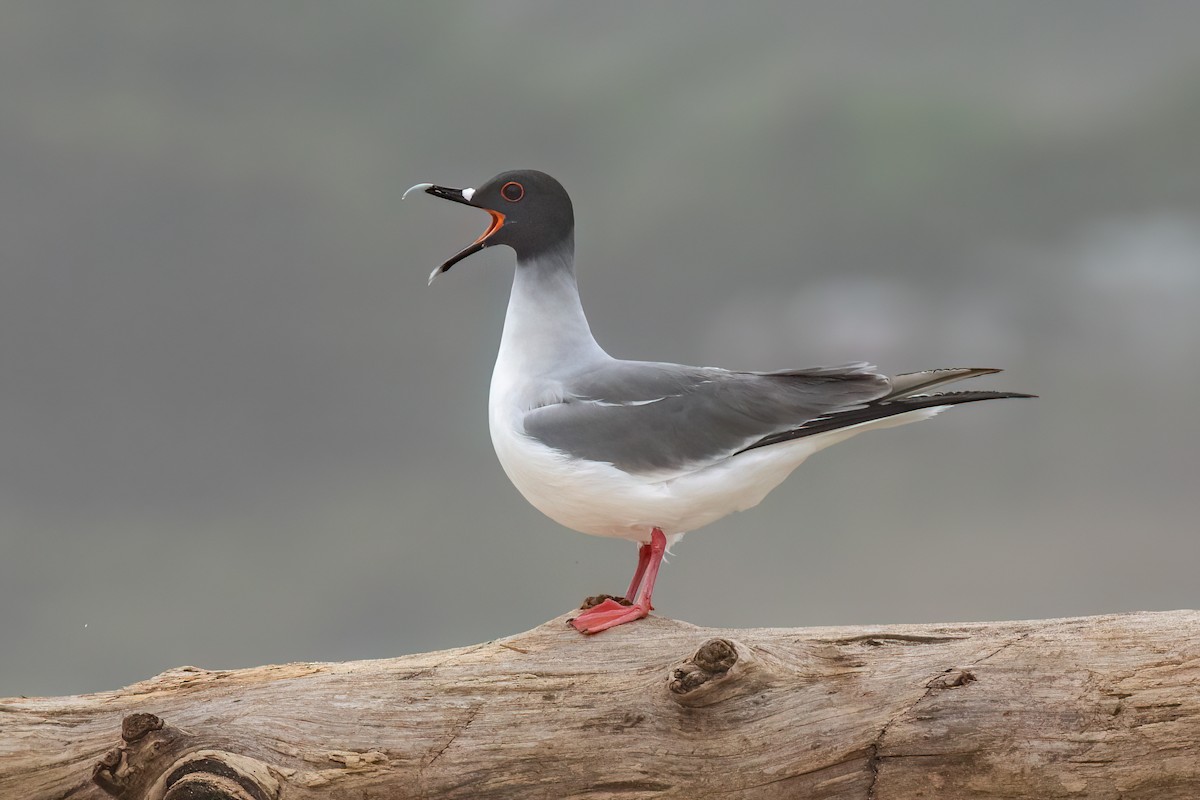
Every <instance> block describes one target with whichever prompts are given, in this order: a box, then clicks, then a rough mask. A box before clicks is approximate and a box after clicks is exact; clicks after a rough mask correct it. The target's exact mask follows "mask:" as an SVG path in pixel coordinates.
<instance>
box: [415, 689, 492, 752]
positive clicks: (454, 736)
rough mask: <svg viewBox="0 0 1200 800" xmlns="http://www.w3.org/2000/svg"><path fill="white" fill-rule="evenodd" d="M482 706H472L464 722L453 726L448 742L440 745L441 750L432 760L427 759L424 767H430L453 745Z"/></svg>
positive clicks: (469, 725)
mask: <svg viewBox="0 0 1200 800" xmlns="http://www.w3.org/2000/svg"><path fill="white" fill-rule="evenodd" d="M483 705H484V704H483V703H480V704H479V705H477V706H473V707H472V708H471V710H470V711H469V712H468V714H467V719H466V721H465V722H462V723H459V724H458V725H455V726H454V730H452V731H451V732H450V739H449V741H447V742H446V743H445V744H444V745H442V748H441V749H440V750H438V751H437V752H436V753H434V754H433V758H431V759H429V763H428V764H426V765H425V766H426V767H432V766H433V764H434V762H435V761H437V760H438V759H439V758H441V757H442V754H443V753H445V752H446V751H447V750H449V749H450V745H452V744H454V740H455V739H457V738H458V737H459V736H460V735H461V734H462V733H463V731H465V730H466V729H467V728H469V727H471V723H472V722H474V721H475V718H476V717H477V716H479V712H480V711H482V710H483Z"/></svg>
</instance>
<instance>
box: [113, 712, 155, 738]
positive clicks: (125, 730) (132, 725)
mask: <svg viewBox="0 0 1200 800" xmlns="http://www.w3.org/2000/svg"><path fill="white" fill-rule="evenodd" d="M162 726H163V721H162V720H161V719H159V718H158V717H156V716H154V715H153V714H143V713H138V714H130V715H129V716H127V717H125V719H123V720H121V738H122V739H123V740H125V741H126V742H136V741H137V740H139V739H141V738H143V737H144V736H145V735H146V734H148V733H150V732H151V731H158V730H162Z"/></svg>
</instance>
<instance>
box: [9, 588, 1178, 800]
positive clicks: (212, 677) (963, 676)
mask: <svg viewBox="0 0 1200 800" xmlns="http://www.w3.org/2000/svg"><path fill="white" fill-rule="evenodd" d="M564 623H565V618H559V619H556V620H552V621H551V622H549V623H547V624H545V625H543V626H541V627H539V628H535V629H534V630H532V631H529V632H527V633H522V634H519V635H517V636H513V637H510V638H507V639H501V640H498V641H495V642H488V643H486V644H481V645H477V646H474V647H466V648H462V649H457V650H446V651H442V652H436V653H424V654H420V655H412V656H404V657H401V658H395V659H388V660H381V661H362V662H355V663H346V664H287V665H283V666H268V667H258V668H254V669H245V670H232V671H229V670H222V671H210V670H204V669H197V668H192V667H183V668H180V669H176V670H172V671H169V672H166V673H163V674H162V675H159V676H157V677H155V678H152V679H150V680H147V681H144V682H142V683H138V684H134V685H133V686H130V687H127V688H125V689H123V690H120V691H115V692H105V693H100V694H93V695H84V696H80V697H59V698H19V699H8V700H4V701H0V798H4V799H5V800H9V798H14V799H15V798H23V799H24V800H50V799H51V798H56V799H57V798H97V799H99V798H106V797H108V796H109V795H113V796H117V797H121V798H124V799H125V800H144V799H145V800H163V799H164V798H165V800H186V798H199V797H211V798H240V799H248V798H258V800H269V799H270V798H282V800H293V799H294V798H318V797H320V798H522V800H529V799H530V798H585V797H586V798H593V799H595V798H626V799H627V798H649V797H663V798H666V797H669V798H709V797H720V798H855V799H856V800H863V799H864V798H874V799H875V800H903V799H907V798H955V799H956V800H957V799H958V798H1030V799H1031V800H1034V799H1036V800H1047V799H1048V798H1111V799H1112V800H1116V799H1117V798H1121V800H1134V798H1154V800H1166V799H1167V798H1181V799H1183V798H1186V799H1187V800H1194V799H1195V798H1200V612H1197V611H1176V612H1166V613H1144V614H1128V615H1118V616H1103V617H1086V618H1079V619H1062V620H1046V621H1035V622H1004V623H975V624H944V625H893V626H881V627H854V628H813V629H795V630H784V629H753V630H714V629H704V628H697V627H694V626H692V625H689V624H686V623H683V622H677V621H673V620H669V619H663V618H660V617H651V618H649V619H647V620H643V621H642V622H639V623H636V624H632V625H626V626H624V627H621V628H617V629H615V630H613V631H609V632H607V633H604V634H601V635H599V636H595V637H584V636H580V635H579V634H578V633H576V632H575V631H573V630H571V629H570V628H569V627H567V625H566V624H564ZM135 715H136V716H135ZM150 715H154V716H150ZM123 720H124V737H125V739H124V740H122V730H123V729H122V722H123Z"/></svg>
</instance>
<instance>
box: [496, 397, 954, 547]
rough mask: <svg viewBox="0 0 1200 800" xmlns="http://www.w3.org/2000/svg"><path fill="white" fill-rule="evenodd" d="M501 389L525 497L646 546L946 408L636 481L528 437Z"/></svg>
mask: <svg viewBox="0 0 1200 800" xmlns="http://www.w3.org/2000/svg"><path fill="white" fill-rule="evenodd" d="M497 388H498V387H497V386H496V385H495V383H493V395H492V397H491V398H490V403H489V406H490V409H489V411H490V427H491V434H492V445H493V446H494V447H495V449H496V455H497V457H498V458H499V459H500V464H501V465H502V466H503V467H504V471H505V472H506V473H507V474H508V477H509V479H510V480H511V481H512V482H513V485H514V486H516V487H517V490H518V491H520V492H521V494H522V495H524V497H525V499H526V500H528V501H529V502H530V503H531V504H532V505H533V506H534V507H535V508H537V509H538V510H539V511H541V512H542V513H543V514H545V515H546V516H548V517H550V518H551V519H553V520H555V521H556V522H558V523H560V524H562V525H565V526H566V527H568V528H571V529H573V530H576V531H580V532H582V533H588V534H592V535H595V536H612V537H617V538H622V539H630V540H633V541H640V542H644V541H648V540H649V538H650V531H651V529H653V528H656V527H657V528H661V529H662V530H663V531H664V532H665V533H666V534H668V535H669V536H678V535H682V534H683V533H685V532H687V531H693V530H696V529H698V528H701V527H703V526H705V525H708V524H709V523H712V522H715V521H716V520H718V519H721V518H722V517H724V516H727V515H729V514H731V513H733V512H734V511H743V510H745V509H748V508H752V507H754V506H756V505H758V504H759V503H760V502H761V501H762V499H763V498H764V497H766V496H767V494H768V493H769V492H770V491H771V490H772V489H774V488H775V487H777V486H778V485H779V484H780V483H782V482H783V480H784V479H785V478H786V477H787V476H788V475H789V474H790V473H791V472H792V471H793V470H794V469H796V467H798V466H800V464H802V463H803V462H804V461H805V459H807V458H808V457H809V456H810V455H812V454H813V453H815V452H817V451H818V450H823V449H824V448H826V447H828V446H830V445H832V444H836V443H837V442H840V441H843V440H845V439H848V438H850V437H851V436H854V435H856V434H858V433H861V432H862V431H865V430H870V429H873V428H883V427H891V426H893V425H902V424H905V423H907V422H915V421H916V420H918V419H927V418H929V417H931V416H933V415H934V414H936V413H938V412H939V411H941V410H943V409H944V408H945V407H939V408H928V409H921V410H919V411H914V412H910V413H908V414H900V415H897V416H895V417H888V418H886V419H882V420H875V421H873V422H869V423H864V424H861V425H857V426H853V427H850V428H843V429H840V430H835V431H830V432H828V433H824V434H818V435H816V436H811V437H806V438H803V439H797V440H795V441H792V442H787V443H783V444H778V445H773V446H770V447H762V448H758V449H755V450H750V451H748V452H745V453H742V454H740V455H737V456H733V457H731V458H727V459H724V460H721V461H717V462H715V463H712V464H708V465H700V466H698V467H697V468H695V469H693V470H690V471H681V472H675V473H659V474H649V475H633V474H630V473H627V472H624V471H622V470H619V469H617V468H616V467H613V466H612V465H611V464H606V463H598V462H591V461H579V460H572V459H570V458H568V457H567V456H566V455H564V454H563V453H561V452H559V451H557V450H554V449H552V448H550V447H547V446H546V445H544V444H541V443H540V442H538V441H537V440H535V439H533V438H531V437H529V436H526V435H525V433H524V430H523V426H522V423H521V419H522V417H523V416H524V409H523V408H522V407H521V406H520V405H518V404H516V403H513V402H511V398H510V397H507V396H506V393H505V392H503V391H501V392H499V393H497V392H496V389H497ZM500 388H502V387H500Z"/></svg>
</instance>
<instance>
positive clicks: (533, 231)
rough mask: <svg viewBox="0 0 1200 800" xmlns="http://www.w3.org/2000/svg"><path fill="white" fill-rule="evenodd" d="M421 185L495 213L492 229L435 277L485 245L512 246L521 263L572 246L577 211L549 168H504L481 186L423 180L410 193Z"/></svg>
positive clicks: (437, 270)
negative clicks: (451, 185)
mask: <svg viewBox="0 0 1200 800" xmlns="http://www.w3.org/2000/svg"><path fill="white" fill-rule="evenodd" d="M416 189H421V190H423V191H424V192H426V193H427V194H431V195H433V196H434V197H441V198H442V199H444V200H452V201H454V202H455V203H463V204H465V205H469V206H475V207H476V208H481V209H483V210H484V211H486V212H488V213H489V214H491V215H492V222H491V224H490V225H489V226H488V229H487V230H485V231H484V232H483V234H481V235H480V237H479V238H478V239H476V240H475V241H474V242H472V243H471V244H470V245H468V246H467V247H465V248H463V249H462V250H460V251H459V252H458V253H456V254H454V255H453V256H452V257H451V258H450V259H449V260H448V261H446V263H444V264H442V265H441V266H440V267H438V268H437V269H435V270H434V271H433V274H432V275H430V276H429V281H430V283H432V282H433V279H434V278H436V277H437V276H438V275H440V274H441V273H443V272H445V271H446V270H448V269H450V267H452V266H454V265H455V264H457V263H458V262H459V261H462V260H463V259H464V258H466V257H467V256H469V255H471V254H472V253H478V252H479V251H480V250H482V249H483V248H485V247H491V246H492V245H495V244H506V245H508V246H509V247H511V248H512V249H513V250H515V251H516V253H517V259H518V260H519V261H525V260H527V259H530V258H536V257H537V256H539V255H542V254H544V253H548V252H552V251H554V250H557V249H559V248H562V247H564V246H568V245H569V243H570V242H571V237H572V235H573V234H574V232H575V211H574V209H573V207H572V206H571V198H570V196H569V195H568V194H567V190H566V189H564V188H563V187H562V184H561V183H559V182H558V181H556V180H554V178H552V177H550V176H549V175H547V174H546V173H544V172H538V171H537V170H534V169H518V170H513V171H511V172H501V173H500V174H499V175H497V176H496V177H494V178H492V179H491V180H489V181H488V182H487V183H485V184H483V185H482V186H480V187H479V188H478V189H451V188H448V187H445V186H435V185H433V184H431V183H419V184H417V185H416V186H414V187H412V189H409V190H408V192H405V193H404V194H405V195H406V196H407V195H408V193H409V192H411V191H413V190H416Z"/></svg>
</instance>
